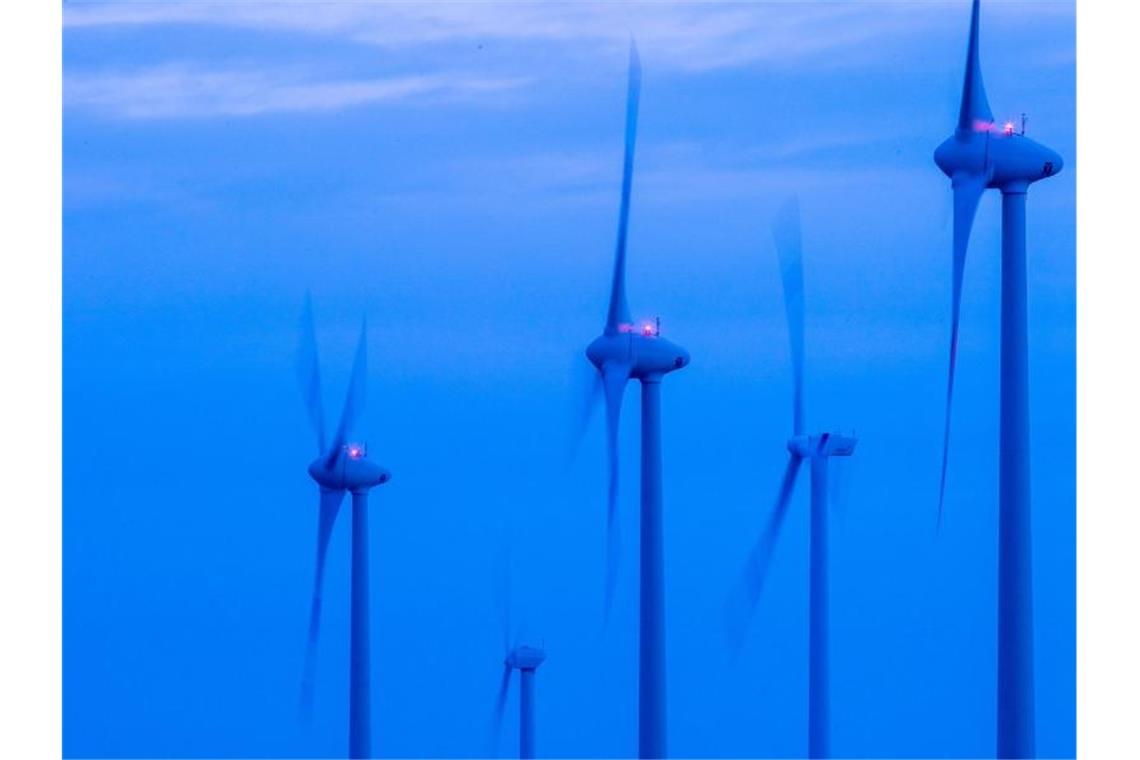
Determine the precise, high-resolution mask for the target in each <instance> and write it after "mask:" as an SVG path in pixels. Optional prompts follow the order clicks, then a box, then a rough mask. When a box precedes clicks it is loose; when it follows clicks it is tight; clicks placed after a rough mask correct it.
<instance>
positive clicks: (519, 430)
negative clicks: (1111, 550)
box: [63, 2, 1079, 756]
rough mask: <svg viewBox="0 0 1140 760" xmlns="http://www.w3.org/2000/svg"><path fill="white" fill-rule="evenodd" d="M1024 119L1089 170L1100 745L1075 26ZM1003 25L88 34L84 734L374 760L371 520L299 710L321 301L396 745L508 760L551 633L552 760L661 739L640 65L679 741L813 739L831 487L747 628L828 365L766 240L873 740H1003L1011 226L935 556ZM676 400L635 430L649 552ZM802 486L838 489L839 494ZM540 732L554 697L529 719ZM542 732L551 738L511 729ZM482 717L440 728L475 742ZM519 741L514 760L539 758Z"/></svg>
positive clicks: (249, 15) (343, 532) (717, 7)
mask: <svg viewBox="0 0 1140 760" xmlns="http://www.w3.org/2000/svg"><path fill="white" fill-rule="evenodd" d="M983 6H984V7H983V18H982V43H981V44H982V48H981V55H982V66H983V70H984V72H985V82H986V87H987V91H988V93H989V97H990V102H991V104H992V105H993V108H994V112H995V115H996V116H997V117H998V118H999V119H1005V118H1009V119H1013V120H1019V118H1020V114H1021V113H1023V112H1025V113H1027V114H1028V119H1029V120H1028V131H1029V134H1030V135H1031V136H1033V137H1034V138H1035V139H1037V140H1039V141H1041V142H1043V143H1045V144H1046V145H1049V146H1050V147H1052V148H1054V149H1056V150H1057V151H1058V152H1060V153H1061V154H1062V156H1064V158H1065V161H1066V166H1065V170H1064V172H1062V173H1061V174H1060V175H1058V176H1057V177H1056V178H1052V179H1050V180H1049V181H1048V182H1042V183H1040V184H1039V185H1035V186H1034V188H1033V189H1032V190H1031V193H1030V201H1029V231H1028V241H1029V288H1030V292H1029V299H1030V300H1029V308H1030V361H1031V378H1030V384H1031V385H1030V393H1031V411H1032V436H1033V437H1032V440H1031V443H1030V446H1031V451H1032V456H1033V480H1032V489H1033V497H1034V515H1033V519H1034V526H1033V529H1034V536H1033V538H1034V546H1033V551H1034V561H1035V563H1036V566H1035V584H1036V585H1035V590H1036V599H1035V601H1036V615H1037V632H1036V645H1037V654H1036V658H1037V679H1038V683H1037V699H1038V706H1039V715H1038V747H1039V750H1040V751H1041V753H1042V754H1044V755H1051V756H1057V755H1071V754H1073V753H1074V751H1075V736H1074V735H1075V722H1074V717H1075V716H1074V709H1075V695H1074V683H1075V651H1074V644H1075V614H1074V613H1075V562H1074V560H1075V545H1074V532H1075V499H1074V489H1075V453H1074V452H1075V440H1074V434H1075V404H1074V400H1075V395H1074V393H1075V259H1074V249H1075V245H1074V236H1075V183H1076V176H1077V172H1078V171H1079V167H1078V162H1077V156H1076V152H1075V107H1074V106H1075V102H1074V101H1075V32H1074V29H1075V19H1074V8H1073V4H1072V3H1063V2H1039V3H1034V2H1005V3H1000V2H990V3H984V4H983ZM968 14H969V8H968V3H965V2H952V3H922V4H919V3H881V2H875V3H810V4H791V3H772V4H768V3H761V4H723V5H721V4H700V5H696V4H694V5H685V6H675V5H670V4H663V3H654V4H646V5H635V4H623V5H618V4H586V3H577V4H553V5H542V6H540V5H535V4H510V5H503V6H490V5H486V4H471V3H468V4H442V3H441V4H430V5H428V4H424V5H412V4H408V5H394V4H392V5H382V6H381V5H365V4H335V3H334V4H316V3H292V4H279V5H274V4H267V3H236V4H229V5H212V4H209V3H186V4H178V3H171V4H143V3H120V4H95V3H68V4H66V5H65V12H64V24H65V25H64V30H63V35H64V144H63V151H64V177H63V189H64V216H63V228H64V283H63V287H64V314H63V318H64V336H63V348H64V353H63V360H64V435H65V437H64V449H65V451H64V471H63V484H64V626H65V627H64V668H65V670H64V749H65V753H66V754H68V755H69V756H162V755H182V756H290V755H305V754H316V755H329V754H337V753H340V752H343V749H344V743H345V730H344V723H345V715H346V710H345V702H346V692H347V672H346V662H347V611H348V608H347V601H348V600H347V580H348V572H347V570H348V562H347V560H348V556H347V550H348V541H347V539H348V530H347V521H343V520H342V522H341V524H340V525H339V526H338V529H337V532H336V534H335V535H334V539H333V546H332V562H331V566H330V576H329V578H328V582H329V587H328V588H329V591H328V593H327V595H326V598H327V599H328V607H327V615H326V621H327V626H326V628H325V636H324V639H323V641H322V652H321V662H320V673H319V678H318V684H317V712H316V715H315V720H314V724H313V725H312V726H311V727H303V726H299V725H298V724H297V723H296V721H295V720H294V718H295V707H296V698H297V689H298V684H299V679H300V673H301V658H302V655H303V648H304V636H305V625H306V605H307V601H308V592H309V588H310V584H311V573H312V562H313V558H312V554H313V547H312V544H313V533H314V532H315V531H314V527H315V522H316V519H315V509H316V488H315V486H314V485H313V484H312V482H311V481H309V479H308V476H307V475H306V473H305V466H306V464H307V462H308V461H309V459H310V458H311V457H312V456H313V454H314V451H313V449H314V444H313V441H312V436H311V433H310V432H309V429H308V425H307V421H306V417H305V413H304V409H303V406H302V404H301V401H300V397H299V394H298V391H297V388H296V384H295V373H294V368H293V362H294V356H295V353H294V350H295V344H296V341H297V335H298V329H297V324H298V318H299V315H300V311H301V304H302V301H303V298H304V294H305V292H306V290H309V291H311V292H312V295H313V298H314V302H315V308H316V316H317V327H318V337H319V340H320V348H321V358H322V362H323V368H324V371H325V391H326V398H325V404H326V409H327V410H329V414H330V415H332V414H335V413H337V412H339V408H340V404H341V402H342V399H343V392H344V388H345V384H346V381H347V374H348V369H349V366H350V363H351V358H352V349H353V345H354V341H355V337H356V330H357V328H358V325H359V320H360V316H361V315H362V314H364V313H367V315H368V318H369V325H370V342H369V350H370V360H371V365H370V368H369V370H370V371H369V377H368V379H369V404H368V408H367V410H366V412H365V414H364V416H363V421H362V424H361V429H362V430H363V431H367V438H368V441H369V450H370V454H371V455H372V456H374V457H377V458H378V459H379V460H380V461H382V462H383V463H384V464H385V465H386V466H387V467H389V468H390V469H391V470H392V472H393V476H394V477H393V480H392V482H391V483H390V484H388V485H386V486H384V487H383V488H382V489H380V490H378V491H377V492H376V495H375V497H374V500H373V507H372V509H373V514H374V517H373V521H372V526H373V528H372V529H373V547H374V548H373V557H374V581H373V600H374V601H373V604H374V606H373V609H374V632H375V643H374V654H373V658H374V664H375V679H376V686H375V697H374V703H375V710H376V729H375V731H376V746H377V748H378V750H379V752H380V753H381V754H383V755H385V756H438V755H448V756H456V755H469V754H485V753H486V752H487V738H486V734H487V722H488V720H489V716H490V712H491V708H492V702H493V699H494V694H495V690H496V688H497V679H498V673H499V668H500V661H501V660H500V658H501V654H502V653H501V640H502V631H501V627H500V623H499V617H498V612H497V610H498V609H499V607H500V605H501V602H502V595H503V594H502V584H501V580H500V579H501V575H502V573H501V567H502V565H503V563H504V561H505V560H504V557H506V556H507V553H506V551H505V547H506V546H507V545H508V544H509V545H510V546H511V550H510V553H509V556H510V558H511V561H510V565H511V568H512V583H511V588H512V599H513V602H512V619H514V620H516V621H524V623H525V629H526V630H527V631H528V632H529V635H531V636H534V637H540V638H542V639H543V640H544V641H545V643H546V647H547V649H548V652H549V660H548V662H547V663H546V664H545V665H544V666H543V667H542V670H541V671H540V673H539V686H538V688H539V707H538V711H539V712H538V725H539V740H538V741H539V752H540V753H542V754H547V755H559V756H603V755H614V754H632V753H633V752H634V751H635V747H636V721H635V714H634V712H633V711H634V708H635V703H634V697H635V693H636V691H635V678H636V670H635V667H636V660H635V658H634V654H635V651H636V650H635V647H636V641H635V628H634V623H635V620H636V618H635V607H634V605H635V600H636V598H635V588H636V583H635V581H636V575H635V573H634V569H635V565H634V562H633V558H635V557H636V547H635V546H634V545H632V544H630V545H628V546H627V547H626V549H625V552H624V556H625V557H626V558H627V560H626V563H625V564H624V565H623V567H622V571H621V580H620V581H619V590H618V596H617V602H616V604H617V607H616V609H615V614H614V616H613V618H612V620H611V623H610V625H609V627H608V628H605V629H604V630H603V628H602V626H601V602H602V586H603V582H602V581H603V577H602V576H603V548H604V544H603V527H604V494H605V473H604V455H603V450H602V432H601V429H600V424H599V423H600V418H596V419H595V420H594V421H593V423H592V426H591V427H590V428H589V430H588V431H587V434H586V437H585V439H584V440H583V443H582V445H581V447H580V449H579V450H578V452H577V455H576V456H575V457H573V458H571V457H570V456H569V453H568V452H569V448H570V438H571V430H572V429H573V415H574V414H575V413H576V408H577V404H576V398H577V393H578V392H579V390H580V385H581V382H582V377H583V375H584V365H585V359H584V356H583V352H584V349H585V346H586V344H587V343H588V342H589V340H591V339H592V338H593V337H594V336H595V335H596V334H597V333H598V331H599V329H600V327H601V324H602V321H603V317H604V308H605V301H606V298H607V296H608V277H609V270H610V266H611V260H612V250H613V239H614V233H615V227H616V216H617V200H618V186H619V181H620V171H621V150H622V138H621V129H622V117H623V114H624V103H623V100H624V97H625V62H626V47H627V45H628V39H629V35H630V33H631V32H632V33H633V34H634V35H635V36H636V38H637V40H638V44H639V48H640V52H641V58H642V64H643V87H642V99H641V119H640V132H639V144H638V154H637V159H636V166H635V177H634V187H633V200H632V211H631V221H630V223H631V231H630V260H629V266H630V270H629V281H630V285H629V288H630V290H629V298H630V304H631V307H632V311H633V313H634V315H635V316H646V317H648V316H653V315H660V316H661V319H662V329H663V330H664V331H665V333H666V334H667V335H668V336H669V337H670V338H672V339H674V340H677V341H678V342H680V343H681V344H682V345H684V346H685V347H686V348H687V349H688V350H689V351H690V352H691V354H692V356H693V362H692V365H691V366H690V367H688V368H686V369H685V370H684V372H680V373H677V374H676V375H674V376H670V377H669V379H668V380H667V381H666V383H665V389H664V456H665V464H666V475H665V509H666V512H665V519H666V534H665V538H666V553H667V555H666V557H667V559H666V562H667V565H666V583H667V585H668V597H667V599H668V601H667V616H668V625H669V628H668V637H669V639H668V642H669V677H670V689H671V690H670V695H669V699H670V702H669V710H670V718H669V720H670V723H669V730H670V741H671V747H672V750H673V752H675V753H676V754H678V755H684V756H697V755H700V756H789V755H797V754H802V753H803V751H804V749H805V746H806V713H805V709H806V654H807V652H806V612H807V606H806V592H807V578H806V570H807V510H806V507H807V489H806V488H801V489H800V490H799V491H798V492H797V495H796V497H795V502H794V505H793V506H794V509H793V512H792V515H791V518H790V519H789V522H788V525H787V529H786V531H785V533H784V536H783V540H782V544H781V546H780V548H779V550H778V552H777V554H776V556H775V560H774V565H773V568H772V575H771V577H770V580H769V583H768V585H767V587H766V589H765V593H764V597H763V598H762V600H761V603H760V609H759V611H758V614H757V617H756V619H755V620H754V621H753V625H752V628H751V632H750V634H749V638H748V641H747V643H746V645H745V647H744V649H743V650H742V651H741V652H740V653H739V655H738V656H737V657H736V658H735V659H732V658H730V655H729V652H728V650H727V648H726V647H725V643H724V636H723V633H724V631H723V626H722V624H721V623H722V614H721V613H722V608H723V604H724V600H725V597H726V595H727V593H728V590H729V588H730V586H731V584H732V583H733V581H734V580H735V576H736V573H737V572H738V571H739V568H740V566H741V564H742V562H743V560H744V557H745V554H746V552H747V549H748V546H749V545H750V542H751V541H752V540H753V539H754V537H755V535H756V533H757V532H758V531H759V527H760V525H761V524H762V522H763V520H764V519H765V518H766V516H767V513H768V510H769V509H770V505H771V500H772V498H773V497H774V495H775V491H776V488H777V485H778V479H779V476H780V473H781V471H782V468H783V465H784V456H785V452H784V448H783V441H784V438H785V437H786V436H787V435H788V433H789V432H790V426H791V421H790V417H791V415H790V403H791V396H790V367H789V360H788V355H787V339H786V333H785V327H784V322H783V303H782V300H781V295H780V290H779V278H778V267H777V264H776V257H775V252H774V250H773V248H772V244H771V241H770V233H769V230H768V225H769V221H770V219H771V217H772V215H773V213H774V211H775V209H776V208H777V207H778V205H779V204H780V203H781V202H782V201H783V200H784V199H785V198H786V197H787V195H788V194H790V193H792V192H795V193H797V194H798V195H799V198H800V205H801V209H802V212H803V224H804V245H805V250H804V257H805V285H806V308H807V316H806V324H807V336H806V339H807V353H806V356H807V368H806V372H807V391H806V404H807V420H808V424H809V426H810V427H813V428H823V427H841V428H843V429H846V430H852V429H853V430H854V431H855V432H856V433H857V434H858V435H859V437H860V443H859V448H858V450H857V452H856V456H855V457H854V458H853V459H852V460H851V461H850V462H847V463H845V464H846V465H847V466H846V467H844V468H842V470H841V471H840V472H839V473H837V479H838V480H837V483H836V484H835V485H836V488H837V491H838V494H839V495H838V498H837V502H838V503H837V504H836V505H835V506H836V509H835V512H834V515H835V519H834V523H833V524H834V532H833V539H832V551H833V554H832V572H833V594H832V604H833V608H832V623H833V629H834V633H833V643H832V653H833V655H832V657H833V688H832V694H833V699H834V700H835V707H834V731H833V747H834V749H835V751H836V752H837V753H840V754H843V755H848V756H873V755H893V756H945V755H954V756H982V755H986V754H988V753H990V752H992V746H993V733H994V732H993V725H992V723H993V721H992V715H993V700H994V693H993V691H994V686H993V674H994V658H995V650H996V642H995V635H994V626H995V604H996V600H995V575H996V570H995V553H996V490H997V489H996V476H997V366H998V355H997V339H998V305H999V304H998V293H997V286H998V283H999V277H1000V271H999V261H998V256H997V253H998V242H999V233H1000V230H999V221H1000V219H999V217H1000V214H999V203H1000V202H999V199H998V196H997V195H996V194H992V193H991V194H988V195H987V196H986V197H985V198H984V199H983V202H982V206H981V208H980V211H979V214H978V220H977V223H976V225H975V230H974V237H973V239H972V245H971V249H970V258H969V261H968V264H967V270H966V285H965V298H964V303H963V323H962V343H961V348H960V360H959V380H958V384H957V386H956V399H955V401H956V406H955V414H954V429H953V434H952V449H951V461H950V476H949V483H948V493H947V515H946V520H945V522H944V524H943V527H942V530H941V532H940V533H938V534H937V535H936V534H935V531H934V520H935V511H936V507H937V487H938V466H939V455H940V452H939V445H940V442H941V404H942V401H943V396H944V393H945V371H946V360H947V340H948V332H949V292H950V234H951V232H950V210H951V206H950V193H949V183H948V182H947V181H946V179H945V178H944V177H943V176H942V175H941V173H940V172H939V171H938V169H937V167H935V166H934V163H933V160H932V157H931V156H932V152H933V149H934V147H935V146H936V145H937V144H938V143H939V142H941V140H942V139H944V138H945V137H946V136H947V135H948V134H949V132H950V130H951V129H952V126H953V124H954V121H955V117H956V113H957V102H958V96H959V93H960V87H961V76H962V63H963V60H964V55H965V34H966V27H967V24H968ZM636 396H637V393H636V390H631V391H630V392H629V393H628V395H627V398H626V407H625V414H624V420H623V430H622V444H623V457H624V458H623V465H622V466H623V484H624V488H623V492H622V520H623V521H624V526H623V535H624V536H625V537H627V538H631V537H633V536H635V535H636V531H635V525H636V523H635V519H636V504H637V492H636V489H635V487H634V486H635V484H636V482H637V478H636V475H637V470H636V459H637V458H636V446H637V435H638V428H637V413H636V412H637V405H636V401H637V398H636ZM801 485H802V486H806V482H805V483H802V484H801ZM513 707H514V705H513V703H512V710H513ZM508 715H513V713H510V712H509V713H508ZM440 716H446V717H445V719H444V723H445V725H446V728H445V730H442V731H441V730H439V723H440ZM513 730H515V729H514V723H513V721H512V720H510V719H508V721H507V724H506V726H505V731H504V736H503V740H502V742H501V743H500V746H499V750H500V752H502V753H504V754H506V753H509V751H510V746H511V745H510V743H509V741H508V738H507V737H508V736H509V735H510V733H511V732H512V731H513Z"/></svg>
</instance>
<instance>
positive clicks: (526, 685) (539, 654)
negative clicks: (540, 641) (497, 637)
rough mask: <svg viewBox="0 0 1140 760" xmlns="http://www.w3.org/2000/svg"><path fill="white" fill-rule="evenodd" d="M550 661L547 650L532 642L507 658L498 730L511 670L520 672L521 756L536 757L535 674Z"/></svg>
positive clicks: (497, 705)
mask: <svg viewBox="0 0 1140 760" xmlns="http://www.w3.org/2000/svg"><path fill="white" fill-rule="evenodd" d="M545 661H546V650H544V649H543V648H542V647H539V646H532V645H530V644H519V645H516V646H514V647H512V648H511V649H510V650H509V651H508V652H507V656H506V657H505V658H504V659H503V679H502V681H500V683H499V698H498V700H497V701H496V703H495V724H494V725H495V733H496V734H497V733H498V730H499V726H500V725H501V724H502V720H503V710H504V709H505V708H506V705H507V692H508V691H510V688H511V671H512V670H517V671H518V672H519V757H521V758H532V757H534V673H535V671H536V670H538V666H539V665H541V664H542V663H543V662H545Z"/></svg>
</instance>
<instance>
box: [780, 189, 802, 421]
mask: <svg viewBox="0 0 1140 760" xmlns="http://www.w3.org/2000/svg"><path fill="white" fill-rule="evenodd" d="M772 238H773V239H774V240H775V242H776V253H777V255H778V256H779V258H780V282H781V285H782V286H783V290H784V313H785V315H786V317H787V320H788V343H789V347H790V349H791V356H792V383H793V392H792V431H793V433H794V434H795V435H800V434H801V433H803V427H804V268H803V243H802V239H801V235H800V206H799V201H798V200H797V199H796V198H795V196H793V197H792V198H790V199H789V200H788V201H787V202H785V203H784V205H783V206H781V207H780V210H779V212H778V213H777V214H776V218H775V221H774V222H773V223H772Z"/></svg>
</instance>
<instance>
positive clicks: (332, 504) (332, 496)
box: [301, 488, 345, 720]
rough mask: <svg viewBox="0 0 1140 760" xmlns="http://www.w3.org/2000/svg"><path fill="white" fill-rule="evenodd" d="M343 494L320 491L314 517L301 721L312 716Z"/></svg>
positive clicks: (342, 492)
mask: <svg viewBox="0 0 1140 760" xmlns="http://www.w3.org/2000/svg"><path fill="white" fill-rule="evenodd" d="M344 494H345V492H344V491H331V490H325V489H323V488H322V489H321V501H320V510H319V513H318V515H317V562H316V576H315V578H314V580H313V596H312V601H311V602H310V606H309V643H308V646H307V647H306V649H305V670H304V675H303V676H302V679H301V717H302V718H303V719H306V720H307V719H308V718H309V717H311V715H312V712H313V678H314V676H315V674H316V667H317V643H318V641H319V640H320V634H321V600H322V597H323V595H324V580H325V561H326V560H327V558H328V551H329V540H330V539H331V538H332V529H333V526H334V525H335V524H336V516H337V514H338V513H339V512H340V505H341V502H342V501H344Z"/></svg>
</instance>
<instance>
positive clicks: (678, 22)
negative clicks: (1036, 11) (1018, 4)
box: [64, 2, 964, 70]
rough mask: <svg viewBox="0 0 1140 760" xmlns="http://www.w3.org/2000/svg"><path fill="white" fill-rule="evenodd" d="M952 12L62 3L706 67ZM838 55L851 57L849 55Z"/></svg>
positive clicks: (753, 6) (88, 21) (81, 18)
mask: <svg viewBox="0 0 1140 760" xmlns="http://www.w3.org/2000/svg"><path fill="white" fill-rule="evenodd" d="M948 10H949V9H948V8H947V6H945V5H944V4H928V3H923V4H917V3H906V2H900V3H883V2H877V3H859V4H855V3H837V2H816V3H796V4H793V3H661V2H653V3H636V2H622V3H618V2H594V3H587V2H570V3H491V2H432V3H324V2H322V3H313V2H277V3H266V2H230V3H224V4H223V3H211V2H195V3H162V4H151V3H142V4H129V3H128V4H123V3H116V4H108V5H102V4H99V5H88V4H82V5H72V6H69V7H68V8H67V9H66V11H65V14H64V23H65V25H66V26H67V27H68V28H70V29H82V28H94V27H130V26H153V25H204V26H227V27H234V28H247V29H257V30H277V31H288V32H293V33H303V34H310V35H334V36H339V37H342V38H346V39H350V40H352V41H355V42H358V43H363V44H372V45H378V46H384V47H407V46H416V45H423V44H431V43H442V42H448V41H456V40H471V41H475V40H478V41H528V42H539V43H573V44H575V45H579V46H585V47H588V48H597V47H599V46H604V47H612V48H618V47H621V46H624V45H625V44H626V42H627V40H628V38H629V35H630V34H634V35H635V36H636V37H637V39H638V40H639V42H640V43H641V44H642V46H643V47H644V48H645V49H646V50H647V51H651V55H653V56H654V59H655V61H656V62H657V63H659V64H661V65H664V66H667V67H670V68H676V69H682V70H708V69H717V68H725V67H732V66H738V65H743V64H747V63H750V62H754V61H774V62H779V61H799V62H810V63H812V64H813V65H817V66H819V65H822V66H826V65H829V64H830V65H839V59H838V58H836V57H834V56H829V55H827V54H828V53H837V52H840V51H846V52H847V53H849V54H851V53H854V54H859V52H860V51H861V50H862V49H863V48H864V46H865V44H866V43H867V42H868V41H869V40H872V39H875V38H877V37H881V36H883V35H890V34H897V33H912V32H913V31H914V30H915V29H916V27H917V26H921V25H923V24H928V25H929V24H937V23H942V22H944V21H946V20H947V19H948V18H950V17H951V16H950V15H948V12H947V11H948ZM956 10H958V11H959V12H958V13H957V14H955V16H957V17H961V15H962V14H961V12H960V9H956ZM963 23H964V22H963ZM844 60H845V62H846V64H848V65H849V64H850V57H849V56H846V57H845V58H844Z"/></svg>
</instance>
